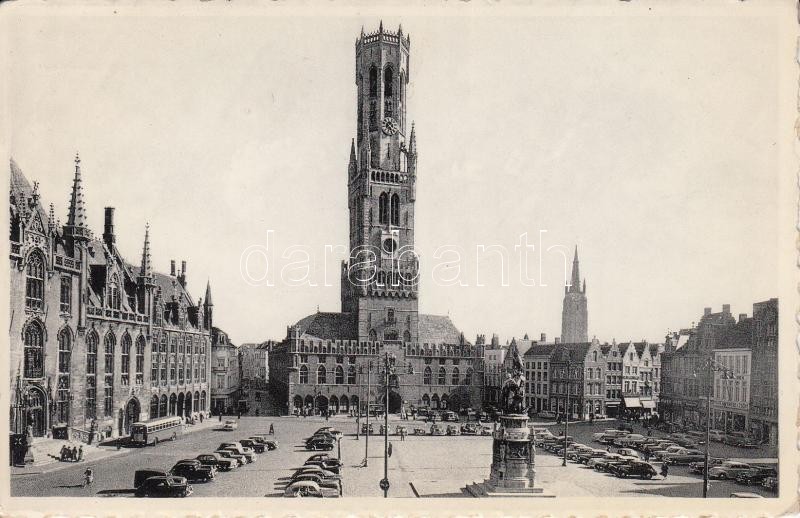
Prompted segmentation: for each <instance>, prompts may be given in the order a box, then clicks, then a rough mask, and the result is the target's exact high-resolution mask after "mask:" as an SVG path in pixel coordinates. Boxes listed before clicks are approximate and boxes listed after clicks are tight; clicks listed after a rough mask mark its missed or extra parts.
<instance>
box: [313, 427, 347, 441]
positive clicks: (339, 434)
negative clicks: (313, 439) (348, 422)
mask: <svg viewBox="0 0 800 518" xmlns="http://www.w3.org/2000/svg"><path fill="white" fill-rule="evenodd" d="M320 432H325V433H328V434H331V435H332V436H333V437H334V438H336V439H339V438H341V437H342V432H340V431H339V430H337V429H336V428H333V427H332V426H323V427H322V428H320V429H319V430H317V433H320Z"/></svg>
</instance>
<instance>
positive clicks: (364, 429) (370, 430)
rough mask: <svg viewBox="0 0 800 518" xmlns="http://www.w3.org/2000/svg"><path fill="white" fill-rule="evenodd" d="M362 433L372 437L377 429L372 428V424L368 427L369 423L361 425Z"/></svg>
mask: <svg viewBox="0 0 800 518" xmlns="http://www.w3.org/2000/svg"><path fill="white" fill-rule="evenodd" d="M361 433H362V434H364V435H367V434H369V435H372V434H374V433H375V428H374V427H373V426H372V423H370V424H369V426H367V423H361Z"/></svg>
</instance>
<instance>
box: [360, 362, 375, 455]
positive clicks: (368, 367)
mask: <svg viewBox="0 0 800 518" xmlns="http://www.w3.org/2000/svg"><path fill="white" fill-rule="evenodd" d="M372 365H373V364H372V361H368V362H366V363H362V364H360V365H359V366H358V370H359V372H360V373H361V374H363V373H364V367H366V370H367V401H366V408H367V422H366V427H367V431H366V433H365V434H364V460H363V461H361V467H363V468H366V467H367V466H368V465H369V395H370V392H371V391H372V378H371V376H370V374H371V373H372ZM360 404H361V403H360V402H359V406H360ZM357 410H358V414H359V417H360V416H361V409H360V408H359V409H357ZM359 420H360V419H359ZM357 421H358V420H357ZM356 426H358V424H357V425H356Z"/></svg>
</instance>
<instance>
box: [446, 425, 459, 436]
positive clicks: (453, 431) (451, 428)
mask: <svg viewBox="0 0 800 518" xmlns="http://www.w3.org/2000/svg"><path fill="white" fill-rule="evenodd" d="M445 433H446V434H447V435H461V430H459V428H458V426H456V425H454V424H449V425H447V430H445Z"/></svg>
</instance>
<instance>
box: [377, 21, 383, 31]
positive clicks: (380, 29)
mask: <svg viewBox="0 0 800 518" xmlns="http://www.w3.org/2000/svg"><path fill="white" fill-rule="evenodd" d="M378 32H379V33H381V34H383V20H381V24H380V26H378Z"/></svg>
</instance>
